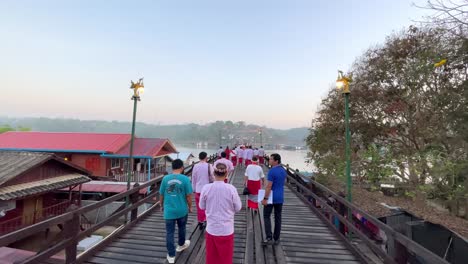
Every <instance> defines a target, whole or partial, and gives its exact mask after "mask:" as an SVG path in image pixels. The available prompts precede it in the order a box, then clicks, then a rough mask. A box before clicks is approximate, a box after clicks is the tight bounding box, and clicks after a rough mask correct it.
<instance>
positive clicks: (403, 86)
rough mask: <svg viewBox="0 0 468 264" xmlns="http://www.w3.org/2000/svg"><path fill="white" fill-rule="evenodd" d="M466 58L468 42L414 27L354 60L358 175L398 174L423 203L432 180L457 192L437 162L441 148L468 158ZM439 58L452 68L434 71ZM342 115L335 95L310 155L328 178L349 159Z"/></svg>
mask: <svg viewBox="0 0 468 264" xmlns="http://www.w3.org/2000/svg"><path fill="white" fill-rule="evenodd" d="M466 54H468V53H467V52H466V39H465V38H462V37H459V36H455V35H451V34H446V30H445V29H441V28H432V27H426V28H417V27H410V28H409V29H407V30H405V31H402V32H400V33H396V34H393V35H391V36H389V37H388V38H387V40H386V42H385V43H384V44H383V45H380V46H377V47H374V48H370V49H369V50H368V51H367V52H365V53H364V54H363V56H361V57H360V58H359V59H358V60H357V61H356V62H355V63H354V65H353V67H352V73H353V82H352V83H351V87H350V89H351V105H350V107H351V112H350V116H351V124H350V127H351V132H352V146H351V147H352V164H353V166H352V169H353V171H352V174H353V175H359V176H360V178H362V179H363V180H365V181H369V182H378V181H381V180H383V179H384V178H386V177H388V176H390V175H391V176H392V177H397V178H399V179H400V180H401V181H404V182H408V184H409V185H410V187H411V188H412V191H413V192H414V197H416V200H417V202H423V200H424V197H425V195H424V194H425V192H424V191H425V188H424V185H425V184H426V183H428V182H437V181H438V182H443V183H444V184H445V185H447V188H448V189H450V190H453V189H454V188H458V185H457V186H455V185H453V184H451V183H450V182H449V181H446V180H445V178H446V174H438V173H436V169H435V168H434V167H433V166H432V165H433V164H435V163H434V157H435V155H434V153H435V151H436V150H437V151H438V152H439V153H444V155H445V156H447V157H452V156H454V155H457V154H458V155H462V157H464V156H466V153H467V150H466V148H463V147H461V146H463V144H460V142H464V143H465V144H466V134H463V129H464V128H466V124H467V122H466V121H467V120H466V110H467V108H466V107H467V101H466V90H467V89H466V88H467V87H466V85H467V82H466V79H467V65H468V63H467V59H468V58H467V56H466ZM440 61H448V63H446V64H445V65H443V63H439V64H437V65H443V66H442V67H440V68H434V64H435V63H437V62H440ZM343 112H344V110H343V102H342V99H341V95H339V94H337V93H336V92H335V91H330V93H329V94H328V96H327V98H326V99H324V100H323V101H322V104H321V108H320V110H319V111H318V115H317V118H315V120H314V121H313V127H312V129H313V131H314V132H313V133H311V134H310V135H309V137H308V145H309V148H310V150H311V155H310V156H311V158H312V159H314V162H315V163H316V166H317V167H318V168H319V169H320V170H321V171H322V172H323V173H325V174H338V175H342V172H340V171H337V170H341V164H342V159H343V158H342V157H343V156H344V155H343V147H344V144H343V139H344V123H343V121H344V118H343ZM465 132H466V131H465ZM460 153H461V154H460ZM389 170H391V173H390V171H389ZM463 181H465V182H466V180H463Z"/></svg>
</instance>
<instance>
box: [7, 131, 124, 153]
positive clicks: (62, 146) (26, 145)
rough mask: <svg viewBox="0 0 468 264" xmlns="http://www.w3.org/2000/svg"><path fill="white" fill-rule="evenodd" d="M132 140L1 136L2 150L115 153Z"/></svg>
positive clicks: (120, 137)
mask: <svg viewBox="0 0 468 264" xmlns="http://www.w3.org/2000/svg"><path fill="white" fill-rule="evenodd" d="M130 138H131V135H130V134H104V133H71V132H70V133H69V132H67V133H64V132H20V131H10V132H6V133H2V134H0V149H13V150H29V151H45V152H54V151H56V152H59V151H62V152H101V153H105V152H107V153H115V152H117V151H118V150H119V149H121V148H122V147H123V146H125V144H127V143H128V142H129V141H130Z"/></svg>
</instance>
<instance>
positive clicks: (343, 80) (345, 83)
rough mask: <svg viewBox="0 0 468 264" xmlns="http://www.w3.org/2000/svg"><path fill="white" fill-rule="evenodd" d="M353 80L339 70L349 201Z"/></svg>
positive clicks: (337, 84) (348, 196) (338, 85)
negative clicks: (343, 110) (351, 92)
mask: <svg viewBox="0 0 468 264" xmlns="http://www.w3.org/2000/svg"><path fill="white" fill-rule="evenodd" d="M350 82H351V78H350V77H347V76H345V75H344V74H343V72H342V71H338V78H337V79H336V88H337V89H339V90H342V93H343V94H344V98H345V129H346V132H345V135H346V136H345V137H346V152H345V153H346V154H345V157H346V172H345V176H346V189H347V193H346V198H347V200H348V202H350V203H351V202H352V196H351V186H352V181H351V146H350V145H351V134H350V132H349V93H350V91H349V83H350Z"/></svg>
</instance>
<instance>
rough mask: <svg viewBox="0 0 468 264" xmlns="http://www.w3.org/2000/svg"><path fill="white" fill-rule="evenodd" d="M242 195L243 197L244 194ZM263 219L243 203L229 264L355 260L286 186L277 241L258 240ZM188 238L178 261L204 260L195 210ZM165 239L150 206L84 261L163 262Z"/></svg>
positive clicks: (238, 178)
mask: <svg viewBox="0 0 468 264" xmlns="http://www.w3.org/2000/svg"><path fill="white" fill-rule="evenodd" d="M244 172H245V168H240V167H237V168H236V170H235V172H234V175H233V176H234V177H233V178H232V184H234V185H235V186H236V187H237V189H238V191H239V193H242V189H243V186H242V181H243V176H244ZM242 199H243V200H245V199H246V198H245V197H244V196H242ZM244 205H245V204H244ZM194 207H195V204H194ZM195 210H196V209H194V211H195ZM262 218H263V216H262V213H261V211H260V212H259V213H256V212H252V211H248V210H246V208H245V207H244V206H243V209H242V210H241V212H239V213H238V214H237V215H236V217H235V235H234V237H235V245H234V259H233V263H262V264H263V263H338V264H345V263H346V264H347V263H359V261H358V259H357V258H356V257H355V256H354V255H353V253H352V252H351V251H350V250H349V249H348V248H347V247H346V246H345V245H344V243H343V242H342V241H341V240H340V238H339V237H338V236H337V235H336V234H335V233H334V232H333V231H331V230H330V229H329V227H328V226H326V225H325V223H323V222H322V220H321V219H320V218H318V217H317V216H316V215H315V213H314V212H313V211H312V210H311V209H310V208H309V207H308V206H307V205H306V204H305V203H304V202H303V201H302V200H301V199H300V198H299V197H297V196H296V194H294V192H292V191H291V190H290V189H288V188H285V204H284V206H283V217H282V219H283V224H282V232H281V243H280V245H278V246H268V247H264V246H262V245H261V241H262V240H263V238H264V232H263V219H262ZM272 224H274V221H272ZM176 237H177V233H176ZM187 237H189V238H190V240H191V245H190V247H189V248H188V249H187V250H185V251H184V252H181V253H180V254H178V255H177V257H176V263H205V240H204V232H203V231H200V230H199V229H198V228H197V226H196V215H195V213H193V214H189V220H188V224H187ZM165 243H166V242H165V225H164V220H163V218H162V213H161V212H159V211H154V212H151V213H150V214H149V215H148V216H147V217H145V218H144V219H142V220H141V221H140V222H138V223H137V224H136V225H135V226H133V227H132V228H130V229H129V230H128V231H126V232H125V233H124V234H122V235H120V236H119V237H118V238H117V239H115V240H114V241H112V242H111V243H110V244H109V245H107V246H106V247H105V248H103V249H102V250H101V251H99V252H98V253H96V254H95V255H94V256H93V257H92V258H90V259H88V260H87V262H86V263H93V264H124V263H136V264H139V263H166V254H167V253H166V252H167V251H166V244H165Z"/></svg>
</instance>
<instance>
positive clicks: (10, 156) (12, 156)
mask: <svg viewBox="0 0 468 264" xmlns="http://www.w3.org/2000/svg"><path fill="white" fill-rule="evenodd" d="M52 159H53V160H56V161H58V162H60V163H63V164H66V165H67V166H70V167H73V168H74V169H75V170H76V171H78V172H80V173H82V174H85V175H89V174H90V173H89V172H88V171H86V170H85V169H83V168H80V167H77V166H76V165H74V164H72V163H70V162H66V161H64V160H63V159H60V158H57V157H56V156H55V155H54V154H53V153H42V152H27V151H0V185H2V184H3V183H5V182H7V181H9V180H11V179H13V178H15V177H17V176H18V175H20V174H22V173H24V172H26V171H28V170H30V169H32V168H34V167H36V166H38V165H40V164H43V163H45V162H46V161H49V160H52Z"/></svg>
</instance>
